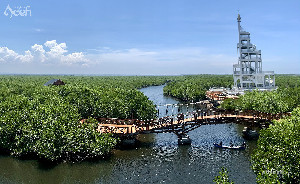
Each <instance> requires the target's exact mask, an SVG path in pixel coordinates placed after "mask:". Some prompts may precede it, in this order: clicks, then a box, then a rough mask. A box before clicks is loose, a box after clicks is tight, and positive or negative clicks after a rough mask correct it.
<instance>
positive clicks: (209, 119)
mask: <svg viewBox="0 0 300 184" xmlns="http://www.w3.org/2000/svg"><path fill="white" fill-rule="evenodd" d="M288 115H289V114H276V115H273V114H268V113H259V112H254V111H248V112H239V111H222V110H219V109H215V110H198V111H196V112H193V113H188V115H184V114H182V113H181V114H178V115H176V116H167V117H163V118H159V119H155V120H153V119H152V120H138V119H117V118H99V119H97V120H98V122H99V126H98V128H97V131H99V132H100V133H112V134H114V135H115V136H118V137H120V138H121V139H127V138H128V137H131V138H132V137H135V135H137V134H144V133H164V132H173V133H175V134H176V135H177V136H178V138H181V137H182V136H186V135H187V133H188V132H189V131H191V130H194V129H196V128H198V127H200V126H202V125H211V124H223V123H248V124H250V125H253V126H268V124H269V123H270V122H271V121H272V120H273V119H280V118H281V117H282V116H288Z"/></svg>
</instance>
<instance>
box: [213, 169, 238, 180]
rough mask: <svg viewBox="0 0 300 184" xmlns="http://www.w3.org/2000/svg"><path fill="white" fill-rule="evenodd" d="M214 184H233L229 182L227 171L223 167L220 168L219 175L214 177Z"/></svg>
mask: <svg viewBox="0 0 300 184" xmlns="http://www.w3.org/2000/svg"><path fill="white" fill-rule="evenodd" d="M214 182H215V183H217V184H233V183H234V182H231V181H230V180H229V176H228V171H227V169H226V168H225V167H222V168H221V171H220V172H219V175H218V176H216V177H215V179H214Z"/></svg>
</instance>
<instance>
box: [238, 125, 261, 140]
mask: <svg viewBox="0 0 300 184" xmlns="http://www.w3.org/2000/svg"><path fill="white" fill-rule="evenodd" d="M242 133H243V137H244V138H245V139H248V140H255V139H258V137H259V134H258V133H257V132H256V131H255V130H252V129H251V128H249V127H244V129H243V132H242Z"/></svg>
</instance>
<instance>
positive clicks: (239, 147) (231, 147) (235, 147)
mask: <svg viewBox="0 0 300 184" xmlns="http://www.w3.org/2000/svg"><path fill="white" fill-rule="evenodd" d="M214 146H215V147H216V148H225V149H239V150H243V149H245V148H246V147H245V146H220V145H219V144H216V143H214Z"/></svg>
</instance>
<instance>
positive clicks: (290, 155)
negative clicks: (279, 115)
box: [252, 108, 300, 183]
mask: <svg viewBox="0 0 300 184" xmlns="http://www.w3.org/2000/svg"><path fill="white" fill-rule="evenodd" d="M299 149H300V108H296V109H294V111H293V112H292V116H291V117H287V118H285V119H281V120H278V121H274V124H273V125H271V126H270V127H269V128H268V129H265V130H261V131H260V137H259V140H258V145H257V149H256V150H255V152H254V154H253V155H252V162H253V170H254V172H255V173H256V174H257V182H258V183H299V182H300V154H299Z"/></svg>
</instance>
